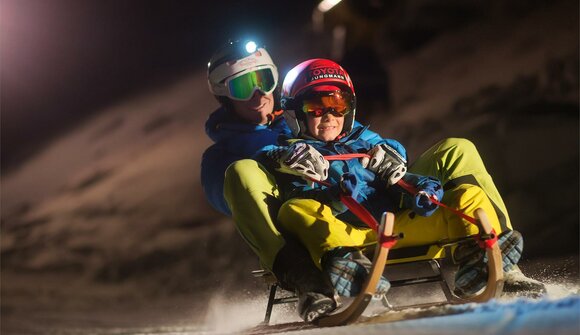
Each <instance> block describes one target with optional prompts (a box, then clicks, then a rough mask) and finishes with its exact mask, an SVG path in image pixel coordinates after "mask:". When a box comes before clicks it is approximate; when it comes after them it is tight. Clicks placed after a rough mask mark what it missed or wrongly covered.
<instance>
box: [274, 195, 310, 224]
mask: <svg viewBox="0 0 580 335" xmlns="http://www.w3.org/2000/svg"><path fill="white" fill-rule="evenodd" d="M305 201H306V199H290V200H288V201H286V202H285V203H283V204H282V206H281V207H280V210H279V211H278V221H279V222H280V223H282V224H284V223H285V222H289V221H293V220H294V219H295V218H296V217H297V216H302V215H304V214H303V213H304V211H305V208H306V204H305Z"/></svg>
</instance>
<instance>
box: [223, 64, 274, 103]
mask: <svg viewBox="0 0 580 335" xmlns="http://www.w3.org/2000/svg"><path fill="white" fill-rule="evenodd" d="M225 85H226V87H227V93H228V96H229V97H230V98H232V99H234V100H241V101H247V100H250V99H251V98H252V96H253V95H254V92H256V91H257V90H258V91H260V92H262V94H270V93H272V92H273V91H274V89H275V88H276V76H275V75H274V73H273V72H272V69H270V68H265V69H260V70H256V71H252V72H247V73H244V74H242V75H240V76H237V77H233V78H229V79H227V80H226V82H225Z"/></svg>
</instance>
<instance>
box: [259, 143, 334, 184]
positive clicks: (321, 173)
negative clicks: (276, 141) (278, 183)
mask: <svg viewBox="0 0 580 335" xmlns="http://www.w3.org/2000/svg"><path fill="white" fill-rule="evenodd" d="M266 155H267V156H268V157H269V158H270V159H272V160H274V161H276V162H278V164H280V167H279V168H278V169H277V170H278V171H280V172H282V173H288V174H292V175H295V176H300V177H306V179H314V180H316V181H322V180H325V179H326V178H328V168H329V166H330V164H329V163H328V161H327V160H326V159H325V158H324V157H323V156H322V154H321V153H320V152H318V150H316V149H314V148H313V147H312V146H311V145H309V144H306V143H304V142H298V143H295V144H293V145H291V146H287V147H286V146H285V147H279V148H276V149H274V150H270V151H268V152H267V153H266Z"/></svg>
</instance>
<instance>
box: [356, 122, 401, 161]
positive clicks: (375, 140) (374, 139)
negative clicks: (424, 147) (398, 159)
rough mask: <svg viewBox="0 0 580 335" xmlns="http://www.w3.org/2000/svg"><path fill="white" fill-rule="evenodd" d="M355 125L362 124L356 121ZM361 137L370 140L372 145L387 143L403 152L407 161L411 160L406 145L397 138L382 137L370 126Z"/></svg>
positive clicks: (366, 140)
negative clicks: (370, 128)
mask: <svg viewBox="0 0 580 335" xmlns="http://www.w3.org/2000/svg"><path fill="white" fill-rule="evenodd" d="M355 125H359V126H360V123H358V122H357V121H355ZM360 138H361V140H363V141H365V142H368V143H369V144H370V145H371V147H374V146H375V145H378V144H386V145H388V146H389V147H391V148H393V149H395V150H396V151H397V152H398V153H399V154H401V156H403V157H405V159H406V160H407V161H408V160H409V159H408V158H407V150H405V147H404V146H403V145H402V144H401V143H400V142H399V141H397V140H393V139H390V138H382V137H381V136H380V135H379V134H377V133H375V132H374V131H372V130H369V129H368V128H366V129H365V130H364V131H363V132H362V134H361V136H360Z"/></svg>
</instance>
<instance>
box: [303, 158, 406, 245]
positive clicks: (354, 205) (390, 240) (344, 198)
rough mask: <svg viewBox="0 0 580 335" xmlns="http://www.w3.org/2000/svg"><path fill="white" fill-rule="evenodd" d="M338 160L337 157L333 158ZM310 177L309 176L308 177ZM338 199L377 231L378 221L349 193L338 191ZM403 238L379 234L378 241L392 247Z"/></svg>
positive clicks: (326, 183) (317, 181)
mask: <svg viewBox="0 0 580 335" xmlns="http://www.w3.org/2000/svg"><path fill="white" fill-rule="evenodd" d="M331 157H335V156H331ZM335 160H338V159H335ZM309 179H310V178H309ZM310 180H311V181H313V182H315V183H318V184H320V185H324V186H327V187H330V186H331V184H330V183H329V182H327V181H323V180H314V179H310ZM340 201H341V202H342V203H343V204H344V205H345V206H346V207H347V208H348V209H349V210H350V211H351V212H352V213H353V214H354V215H356V217H358V218H359V219H360V220H361V221H362V222H364V223H365V224H366V225H367V226H369V228H371V229H372V230H374V231H376V232H378V231H379V223H378V222H377V220H376V219H375V218H374V217H373V215H372V214H371V213H369V211H368V210H367V209H366V208H364V206H363V205H361V204H360V203H359V202H358V201H356V199H355V198H353V197H351V196H350V195H346V194H343V193H342V192H341V193H340ZM401 238H403V234H402V233H401V234H398V235H393V236H385V237H383V236H381V237H380V240H379V243H380V244H381V245H382V246H384V247H387V248H392V247H394V246H395V244H397V241H398V240H399V239H401Z"/></svg>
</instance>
